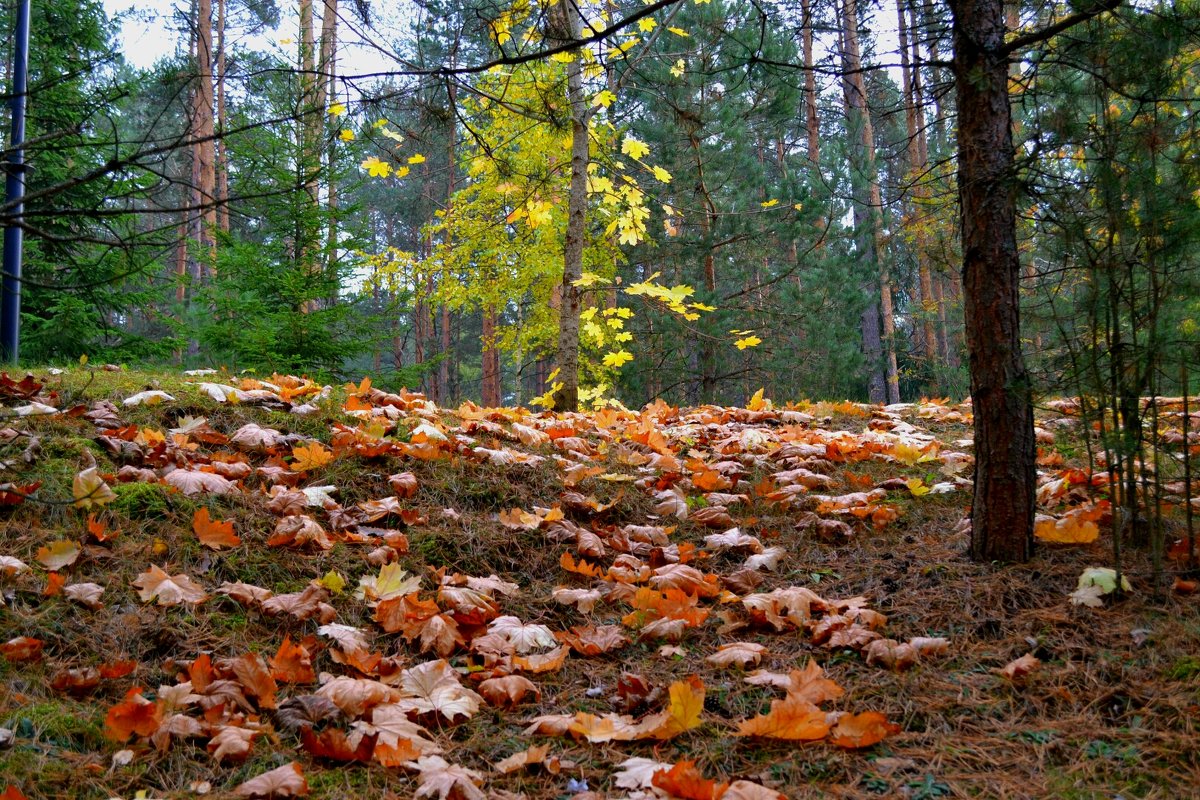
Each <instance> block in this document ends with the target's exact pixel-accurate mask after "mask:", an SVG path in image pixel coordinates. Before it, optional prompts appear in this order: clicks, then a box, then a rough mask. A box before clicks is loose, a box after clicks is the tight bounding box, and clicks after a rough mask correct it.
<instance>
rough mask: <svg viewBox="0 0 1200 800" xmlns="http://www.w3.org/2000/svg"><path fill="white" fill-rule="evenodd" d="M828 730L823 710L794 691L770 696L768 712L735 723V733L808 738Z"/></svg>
mask: <svg viewBox="0 0 1200 800" xmlns="http://www.w3.org/2000/svg"><path fill="white" fill-rule="evenodd" d="M828 734H829V723H828V722H827V721H826V715H825V712H824V711H822V710H821V709H819V708H817V707H816V706H814V705H813V704H812V703H810V702H808V701H807V700H803V699H801V698H799V697H796V696H794V695H789V696H788V697H787V698H785V699H783V700H772V701H771V711H770V712H769V713H767V714H760V715H758V716H757V717H753V718H751V719H747V720H743V721H742V722H741V723H739V724H738V735H739V736H762V737H765V738H768V739H787V740H789V741H800V742H811V741H816V740H818V739H824V738H825V737H826V736H827V735H828Z"/></svg>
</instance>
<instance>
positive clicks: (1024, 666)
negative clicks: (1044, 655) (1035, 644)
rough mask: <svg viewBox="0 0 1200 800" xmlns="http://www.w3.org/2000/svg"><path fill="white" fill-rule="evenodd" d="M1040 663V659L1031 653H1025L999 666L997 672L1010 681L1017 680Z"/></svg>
mask: <svg viewBox="0 0 1200 800" xmlns="http://www.w3.org/2000/svg"><path fill="white" fill-rule="evenodd" d="M1041 665H1042V662H1041V659H1039V658H1038V657H1037V656H1035V655H1034V654H1033V653H1026V654H1025V655H1023V656H1021V657H1020V658H1017V659H1013V660H1012V661H1010V662H1008V663H1007V664H1005V665H1004V666H1003V667H1001V668H1000V670H999V672H1000V674H1001V675H1003V676H1004V677H1006V678H1008V679H1009V680H1010V681H1018V680H1021V679H1022V678H1024V677H1025V676H1027V675H1029V674H1030V673H1031V672H1033V671H1034V670H1036V669H1037V668H1038V667H1040V666H1041Z"/></svg>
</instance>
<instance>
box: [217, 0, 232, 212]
mask: <svg viewBox="0 0 1200 800" xmlns="http://www.w3.org/2000/svg"><path fill="white" fill-rule="evenodd" d="M228 2H229V0H217V76H216V77H217V131H218V133H220V136H221V138H219V139H217V228H218V229H219V230H220V231H221V232H222V233H229V153H228V151H227V150H226V148H225V125H226V119H225V17H226V10H227V5H228Z"/></svg>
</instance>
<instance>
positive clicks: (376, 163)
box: [359, 156, 392, 178]
mask: <svg viewBox="0 0 1200 800" xmlns="http://www.w3.org/2000/svg"><path fill="white" fill-rule="evenodd" d="M359 166H361V167H362V168H363V169H365V170H366V171H367V174H368V175H370V176H371V177H372V178H386V177H387V176H389V175H391V174H392V165H391V164H389V163H387V162H386V161H380V160H379V159H378V158H377V157H376V156H371V157H370V158H368V159H366V160H365V161H363V162H362V164H360V165H359Z"/></svg>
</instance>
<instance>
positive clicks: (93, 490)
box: [71, 467, 117, 508]
mask: <svg viewBox="0 0 1200 800" xmlns="http://www.w3.org/2000/svg"><path fill="white" fill-rule="evenodd" d="M71 495H72V496H73V497H74V498H75V507H76V508H96V507H99V506H102V505H105V504H106V503H111V502H112V501H113V500H116V499H117V493H116V492H114V491H113V490H112V489H111V488H110V487H109V485H108V484H107V483H105V482H104V478H102V477H100V473H99V472H98V471H97V470H96V468H95V467H88V468H87V469H85V470H83V471H82V472H80V473H79V474H78V475H76V476H75V480H74V481H73V482H72V484H71Z"/></svg>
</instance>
